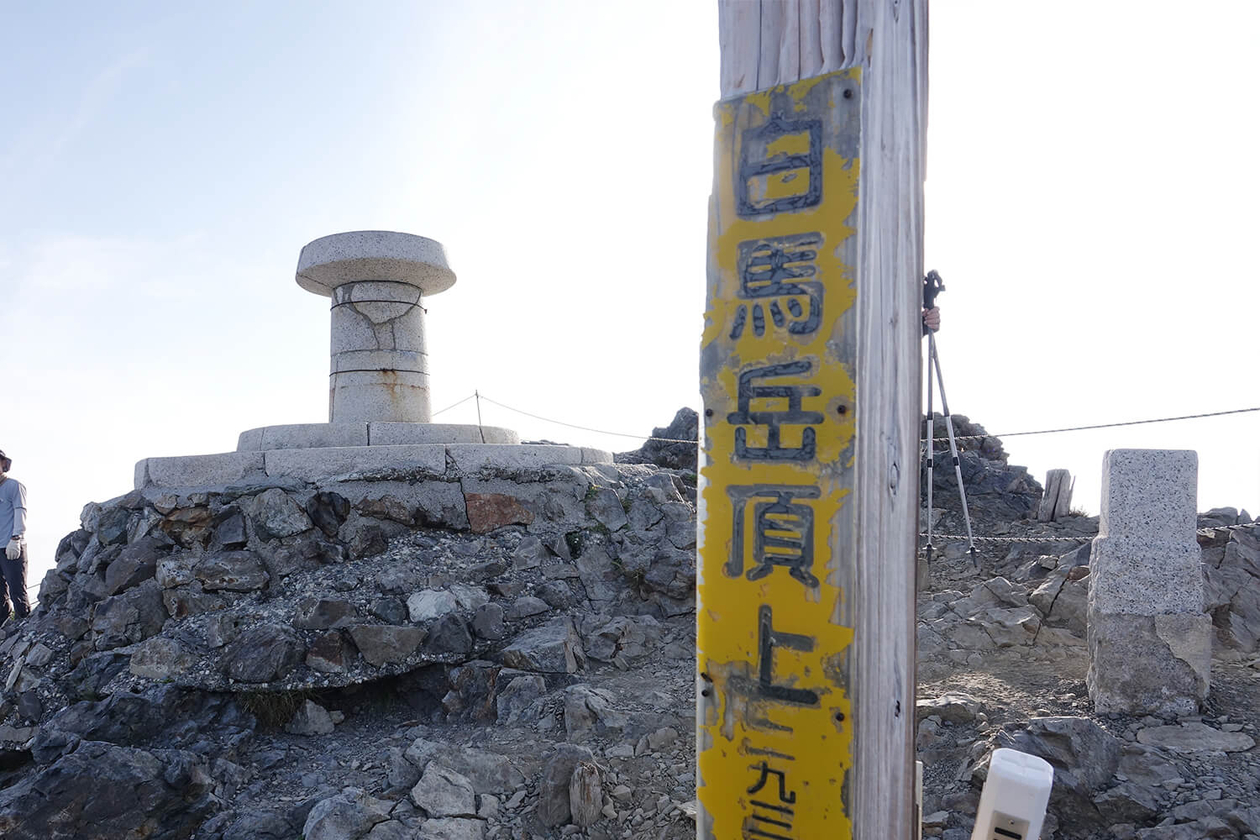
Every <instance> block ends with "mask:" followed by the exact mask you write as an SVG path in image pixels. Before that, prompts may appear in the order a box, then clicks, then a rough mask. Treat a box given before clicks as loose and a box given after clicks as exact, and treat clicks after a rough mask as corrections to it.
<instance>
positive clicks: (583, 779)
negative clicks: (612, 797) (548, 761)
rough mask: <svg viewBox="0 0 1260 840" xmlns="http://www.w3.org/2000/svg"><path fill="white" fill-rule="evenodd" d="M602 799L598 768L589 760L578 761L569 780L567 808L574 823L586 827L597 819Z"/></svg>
mask: <svg viewBox="0 0 1260 840" xmlns="http://www.w3.org/2000/svg"><path fill="white" fill-rule="evenodd" d="M603 800H604V789H603V785H602V784H601V782H600V776H599V768H598V767H597V766H595V764H593V763H592V762H589V761H579V762H578V764H577V766H576V767H574V768H573V776H572V778H570V780H569V810H570V812H571V813H572V819H573V824H574V825H579V826H582V827H583V828H586V827H588V826H592V825H594V824H595V823H596V822H598V821H599V818H600V810H601V807H602V805H603Z"/></svg>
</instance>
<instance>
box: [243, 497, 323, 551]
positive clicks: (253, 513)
mask: <svg viewBox="0 0 1260 840" xmlns="http://www.w3.org/2000/svg"><path fill="white" fill-rule="evenodd" d="M241 508H242V509H243V510H244V511H245V513H246V514H247V515H248V516H249V518H250V522H251V523H252V524H253V526H254V529H255V530H256V531H257V532H258V535H259V536H260V537H261V538H262V539H264V540H272V539H280V538H282V537H291V536H293V535H294V534H300V533H302V532H303V531H305V530H307V529H309V528H310V527H311V525H312V523H311V519H310V517H308V516H307V515H306V511H304V510H303V509H302V508H301V506H300V505H298V503H297V502H295V501H293V499H292V498H290V496H289V494H288V493H285V492H284V491H283V490H281V489H280V488H278V487H273V488H271V489H270V490H264V491H263V492H262V493H259V494H258V495H257V496H254V497H253V498H250V499H242V500H241Z"/></svg>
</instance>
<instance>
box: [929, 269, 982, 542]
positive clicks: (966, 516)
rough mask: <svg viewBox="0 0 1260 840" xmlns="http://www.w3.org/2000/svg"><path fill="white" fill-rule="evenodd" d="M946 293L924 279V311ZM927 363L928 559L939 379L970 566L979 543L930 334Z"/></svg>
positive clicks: (932, 275) (933, 277)
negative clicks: (934, 387)
mask: <svg viewBox="0 0 1260 840" xmlns="http://www.w3.org/2000/svg"><path fill="white" fill-rule="evenodd" d="M943 291H945V283H944V281H943V280H941V275H939V274H937V273H936V272H935V271H929V272H928V273H927V276H926V277H924V278H923V308H924V309H931V308H933V307H934V306H936V296H937V295H938V294H940V293H941V292H943ZM927 339H928V361H927V388H928V392H927V442H926V447H925V453H926V454H925V458H926V459H927V559H928V560H929V561H931V559H932V467H933V462H934V460H935V457H934V456H935V452H934V451H933V438H932V421H933V415H932V376H933V373H935V375H936V383H937V384H938V385H939V386H940V389H941V414H942V415H943V417H944V419H945V429H946V430H947V431H948V432H949V454H950V455H951V456H952V457H953V460H954V477H955V478H957V479H958V498H959V499H960V500H961V501H962V512H963V522H964V523H966V525H967V551H968V552H969V553H970V554H971V562H973V563H976V564H977V565H979V562H978V561H977V560H976V541H975V538H974V537H972V535H971V514H970V513H968V512H967V491H966V489H965V488H964V487H963V477H962V467H961V466H960V465H959V460H958V443H957V441H956V440H955V438H954V421H953V418H952V417H951V416H950V413H949V401H948V400H947V399H946V398H945V377H944V376H943V375H942V374H941V359H940V356H939V355H937V352H936V334H935V333H934V332H933V331H931V330H928V334H927Z"/></svg>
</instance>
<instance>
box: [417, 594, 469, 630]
mask: <svg viewBox="0 0 1260 840" xmlns="http://www.w3.org/2000/svg"><path fill="white" fill-rule="evenodd" d="M457 609H459V602H458V601H456V600H455V594H454V593H453V592H447V591H444V590H440V589H425V590H423V591H421V592H416V593H415V594H413V595H412V596H411V597H410V598H408V599H407V611H408V613H409V615H410V617H411V620H412V621H414V622H416V623H417V624H419V623H420V622H423V621H432V620H433V619H435V618H441V617H442V616H444V615H446V614H447V613H451V612H454V611H455V610H457Z"/></svg>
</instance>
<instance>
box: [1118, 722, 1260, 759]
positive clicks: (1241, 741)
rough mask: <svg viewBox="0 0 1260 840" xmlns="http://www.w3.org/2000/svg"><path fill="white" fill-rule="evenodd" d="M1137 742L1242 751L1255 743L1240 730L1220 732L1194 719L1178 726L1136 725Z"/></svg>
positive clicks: (1182, 749)
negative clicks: (1137, 728)
mask: <svg viewBox="0 0 1260 840" xmlns="http://www.w3.org/2000/svg"><path fill="white" fill-rule="evenodd" d="M1137 739H1138V743H1142V744H1146V745H1148V746H1152V747H1160V748H1162V749H1166V750H1176V751H1177V752H1201V751H1208V750H1216V751H1219V752H1243V751H1245V750H1249V749H1251V748H1252V747H1254V746H1255V745H1256V742H1255V740H1254V739H1253V738H1252V737H1251V736H1250V735H1246V734H1244V733H1242V732H1222V731H1221V730H1219V729H1213V728H1212V727H1210V726H1208V725H1206V724H1204V723H1199V722H1197V721H1195V722H1190V723H1183V724H1180V725H1177V726H1152V727H1148V728H1147V729H1139V730H1138V733H1137Z"/></svg>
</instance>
